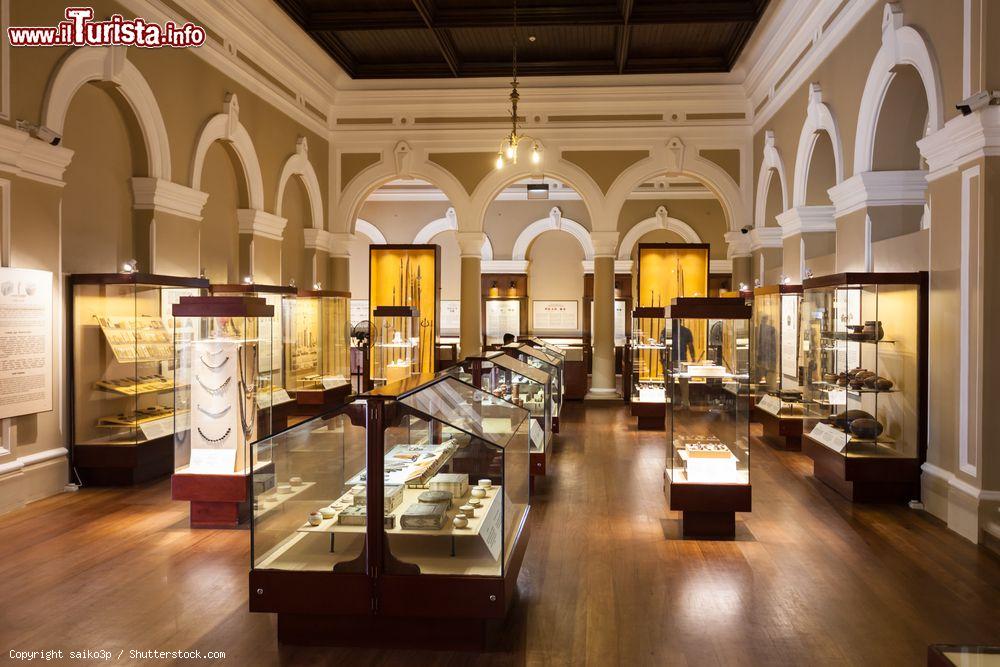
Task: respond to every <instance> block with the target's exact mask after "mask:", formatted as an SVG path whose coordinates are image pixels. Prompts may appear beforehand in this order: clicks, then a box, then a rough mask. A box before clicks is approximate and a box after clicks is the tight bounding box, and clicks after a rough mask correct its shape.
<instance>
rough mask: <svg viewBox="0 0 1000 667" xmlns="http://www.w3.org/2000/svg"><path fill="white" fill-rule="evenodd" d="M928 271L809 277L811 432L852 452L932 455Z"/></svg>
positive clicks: (806, 352) (806, 339) (807, 429)
mask: <svg viewBox="0 0 1000 667" xmlns="http://www.w3.org/2000/svg"><path fill="white" fill-rule="evenodd" d="M924 279H925V276H924V274H840V275H838V276H829V277H826V278H824V279H814V280H809V281H806V283H805V285H804V293H803V296H802V305H801V308H800V313H801V320H800V329H801V330H800V350H801V357H802V365H803V373H804V383H803V387H802V392H803V403H804V407H805V410H804V423H803V433H804V435H805V437H806V438H807V439H809V440H810V441H811V442H812V443H813V444H814V445H820V446H823V447H826V448H829V449H831V450H833V451H834V452H837V453H839V454H841V455H843V456H845V457H847V458H848V459H855V458H856V459H918V458H922V457H923V455H924V447H925V432H924V426H923V423H924V417H923V401H924V398H923V396H924V387H923V384H924V376H923V372H924V371H923V369H924V363H925V362H924V346H925V345H926V342H925V341H924V336H925V333H924V326H923V325H922V324H921V322H922V321H923V317H922V315H921V313H922V312H924V310H925V308H926V305H925V303H924V298H925V295H924V287H923V282H922V281H923V280H924Z"/></svg>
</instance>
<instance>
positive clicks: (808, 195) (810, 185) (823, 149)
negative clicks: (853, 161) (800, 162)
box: [802, 130, 838, 206]
mask: <svg viewBox="0 0 1000 667" xmlns="http://www.w3.org/2000/svg"><path fill="white" fill-rule="evenodd" d="M809 157H810V159H809V164H808V166H807V171H806V185H805V194H804V197H805V201H803V202H802V203H803V204H804V205H805V206H830V194H829V192H828V190H829V189H830V188H832V187H833V186H835V185H836V184H837V183H838V180H837V158H836V155H835V153H834V147H833V139H832V138H831V136H830V133H829V132H826V131H825V130H820V131H819V132H817V133H816V135H815V138H814V142H813V149H812V152H811V154H810V156H809Z"/></svg>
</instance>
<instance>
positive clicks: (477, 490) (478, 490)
mask: <svg viewBox="0 0 1000 667" xmlns="http://www.w3.org/2000/svg"><path fill="white" fill-rule="evenodd" d="M472 497H473V498H485V497H486V489H484V488H483V487H481V486H474V487H472Z"/></svg>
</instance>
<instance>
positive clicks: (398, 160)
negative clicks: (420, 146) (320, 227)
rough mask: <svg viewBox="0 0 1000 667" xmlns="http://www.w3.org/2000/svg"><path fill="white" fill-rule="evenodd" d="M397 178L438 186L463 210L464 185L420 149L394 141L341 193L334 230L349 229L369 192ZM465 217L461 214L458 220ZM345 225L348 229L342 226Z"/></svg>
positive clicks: (465, 195)
mask: <svg viewBox="0 0 1000 667" xmlns="http://www.w3.org/2000/svg"><path fill="white" fill-rule="evenodd" d="M398 178H419V179H421V180H424V181H427V182H428V183H431V184H432V185H435V186H437V187H438V188H439V189H440V190H441V191H442V192H443V193H444V195H445V197H447V199H448V201H449V202H451V205H452V206H453V207H454V208H455V210H456V211H459V212H464V211H466V210H467V209H466V207H467V205H468V201H469V195H468V194H467V193H466V191H465V188H464V187H462V184H461V183H459V181H458V179H456V178H455V177H454V176H453V175H452V174H451V173H450V172H448V171H446V170H445V169H442V168H441V167H439V166H438V165H436V164H434V163H433V162H431V161H429V160H428V159H427V156H426V153H425V151H423V150H415V149H412V148H410V145H409V144H408V143H406V142H405V141H400V142H397V143H396V145H395V146H394V147H393V148H392V150H391V151H389V150H385V151H383V152H382V159H381V160H380V161H378V162H376V163H375V164H372V165H370V166H368V167H367V168H365V169H363V170H362V171H361V172H360V173H359V174H357V175H356V176H355V177H354V178H352V179H351V181H350V182H349V183H348V184H347V186H346V187H345V188H344V189H343V191H342V192H341V195H340V203H339V204H338V205H337V214H336V216H335V218H334V221H333V225H334V228H335V230H336V231H347V232H352V231H354V230H353V229H350V226H351V225H353V224H354V222H355V220H357V219H358V215H359V214H360V213H361V207H362V206H364V203H365V200H367V199H368V195H370V194H371V193H372V192H374V191H375V190H376V189H377V188H379V187H380V186H382V185H384V184H385V183H388V182H389V181H393V180H396V179H398ZM463 217H465V216H464V215H462V214H460V215H459V216H458V218H459V219H462V218H463ZM345 227H346V228H347V229H345Z"/></svg>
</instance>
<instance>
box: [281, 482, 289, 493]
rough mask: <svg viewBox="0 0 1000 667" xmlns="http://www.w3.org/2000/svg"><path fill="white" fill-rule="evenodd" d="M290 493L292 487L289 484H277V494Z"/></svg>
mask: <svg viewBox="0 0 1000 667" xmlns="http://www.w3.org/2000/svg"><path fill="white" fill-rule="evenodd" d="M291 492H292V485H291V484H279V485H278V493H291Z"/></svg>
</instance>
